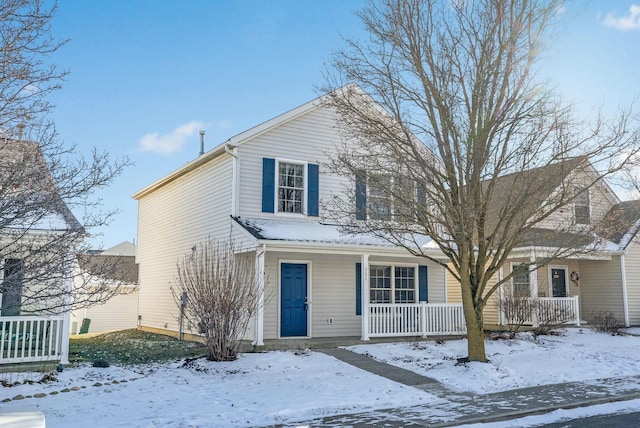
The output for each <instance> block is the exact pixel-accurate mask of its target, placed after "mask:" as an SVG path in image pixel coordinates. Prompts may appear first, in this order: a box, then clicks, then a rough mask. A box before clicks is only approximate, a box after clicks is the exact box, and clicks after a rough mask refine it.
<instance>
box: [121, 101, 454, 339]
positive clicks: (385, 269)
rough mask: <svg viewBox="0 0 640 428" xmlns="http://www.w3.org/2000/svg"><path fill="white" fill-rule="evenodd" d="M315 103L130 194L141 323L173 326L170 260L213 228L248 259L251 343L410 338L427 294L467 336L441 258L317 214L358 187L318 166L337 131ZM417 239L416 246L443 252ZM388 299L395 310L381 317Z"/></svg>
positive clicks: (329, 114) (333, 119) (444, 328)
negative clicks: (253, 270)
mask: <svg viewBox="0 0 640 428" xmlns="http://www.w3.org/2000/svg"><path fill="white" fill-rule="evenodd" d="M321 101H322V99H321V98H320V99H317V100H314V101H311V102H309V103H306V104H304V105H302V106H300V107H297V108H295V109H293V110H291V111H289V112H287V113H284V114H282V115H280V116H277V117H275V118H273V119H271V120H268V121H266V122H264V123H262V124H260V125H258V126H256V127H254V128H251V129H249V130H247V131H245V132H243V133H241V134H238V135H236V136H234V137H231V138H230V139H229V140H227V141H226V142H224V143H223V144H220V145H219V146H217V147H215V148H214V149H212V150H210V151H208V152H206V153H204V154H202V155H201V156H200V157H198V158H196V159H194V160H193V161H191V162H189V163H188V164H186V165H185V166H183V167H182V168H180V169H178V170H176V171H174V172H173V173H171V174H169V175H167V176H165V177H163V178H161V179H159V180H157V181H156V182H154V183H152V184H151V185H149V186H147V187H146V188H144V189H142V190H140V191H139V192H137V193H136V194H135V195H133V197H134V198H135V199H137V200H138V204H139V214H138V252H137V261H138V263H139V267H140V270H139V283H140V291H139V293H140V295H139V320H140V326H141V328H143V329H145V330H149V331H156V332H176V331H178V328H179V320H178V317H179V309H178V306H177V305H176V303H175V299H174V298H173V295H172V291H171V286H172V284H173V281H174V279H175V277H176V261H177V260H178V259H180V258H182V257H184V255H185V254H187V253H189V252H190V251H191V248H192V247H193V246H194V244H196V243H199V242H201V241H203V240H205V239H206V238H207V237H208V236H211V237H214V238H216V239H217V240H229V239H232V240H233V241H234V242H235V245H236V247H238V248H241V251H242V252H246V253H249V254H251V256H252V257H254V258H255V262H256V266H257V269H258V272H259V280H258V283H257V284H255V286H256V287H258V288H259V289H264V293H263V307H264V310H263V311H261V312H259V315H258V316H257V318H256V319H255V320H254V322H252V323H251V326H250V331H249V332H248V339H250V340H251V341H252V342H253V343H254V344H258V345H261V344H263V343H264V341H265V340H275V339H287V338H320V337H356V338H363V339H367V338H369V337H370V336H376V335H384V334H386V335H388V334H398V333H399V332H400V331H402V333H401V334H405V335H416V336H417V335H420V334H425V331H424V329H425V328H426V327H425V325H426V322H425V318H422V321H421V318H420V317H421V316H422V315H419V311H420V308H421V307H422V308H425V307H426V306H427V302H428V304H429V308H430V309H431V310H440V311H443V310H444V311H450V312H451V314H450V316H449V317H448V320H449V321H448V324H447V323H444V324H442V325H440V326H439V327H438V330H439V332H442V333H456V332H458V333H459V332H464V328H465V327H464V320H463V318H462V312H461V307H460V305H449V306H447V305H446V299H447V297H446V296H447V284H446V282H445V281H446V275H445V269H444V268H443V267H442V266H441V265H438V264H436V263H434V262H431V261H428V260H427V259H425V258H419V257H413V256H409V255H408V254H407V252H406V250H403V249H400V248H396V247H394V246H391V245H390V244H388V243H386V242H384V241H382V240H380V239H376V238H374V237H370V236H363V235H358V236H350V235H348V234H344V233H342V232H341V231H340V229H339V227H338V226H337V225H335V224H332V222H331V220H329V218H328V216H327V215H326V213H324V212H323V208H322V207H323V201H326V200H328V199H329V198H331V195H332V194H335V193H336V192H342V191H348V192H356V187H357V184H356V183H355V181H356V180H355V178H354V180H353V181H352V182H345V180H344V179H343V178H340V177H337V176H335V175H332V174H329V173H328V172H327V171H326V170H325V168H324V167H323V165H326V163H327V162H328V161H329V158H330V153H333V152H334V151H335V150H336V145H337V144H338V143H339V142H340V141H341V136H340V132H339V130H338V128H337V127H338V122H337V116H336V114H337V113H336V112H335V111H333V110H332V109H331V108H329V107H326V106H325V105H323V103H322V102H321ZM345 189H346V190H345ZM359 191H360V192H361V191H362V189H359ZM368 196H370V195H368V194H366V192H365V193H363V194H361V195H360V196H359V197H358V198H357V199H359V201H360V202H362V201H361V199H362V198H366V197H368ZM372 197H373V196H372ZM422 239H423V242H421V245H423V249H424V251H426V252H428V253H429V254H430V255H432V256H433V257H436V258H442V259H443V260H444V257H443V256H442V255H441V253H440V251H439V250H438V249H437V248H436V247H435V246H433V245H432V243H431V242H430V239H429V238H427V237H423V238H422ZM438 305H441V306H438ZM391 307H393V308H394V309H393V310H394V311H396V310H398V308H401V309H399V312H397V311H396V312H394V315H393V316H389V314H390V311H391V309H390V308H391ZM426 316H427V314H426V313H425V314H424V317H426ZM409 319H411V321H409ZM186 327H187V328H191V330H189V329H187V330H185V332H186V333H197V331H196V327H195V326H188V325H187V326H186Z"/></svg>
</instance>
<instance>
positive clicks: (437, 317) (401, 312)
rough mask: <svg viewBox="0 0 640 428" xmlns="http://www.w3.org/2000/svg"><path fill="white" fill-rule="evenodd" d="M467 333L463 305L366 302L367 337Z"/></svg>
mask: <svg viewBox="0 0 640 428" xmlns="http://www.w3.org/2000/svg"><path fill="white" fill-rule="evenodd" d="M466 333H467V328H466V324H465V321H464V313H463V311H462V304H450V303H425V302H421V303H399V304H381V303H372V304H370V305H369V337H385V336H387V337H392V336H435V335H458V334H466Z"/></svg>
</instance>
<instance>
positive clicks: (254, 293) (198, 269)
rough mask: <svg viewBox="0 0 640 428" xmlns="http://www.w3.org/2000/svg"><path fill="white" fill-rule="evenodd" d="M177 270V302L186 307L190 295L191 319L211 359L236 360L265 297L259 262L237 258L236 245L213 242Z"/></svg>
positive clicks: (199, 247)
mask: <svg viewBox="0 0 640 428" xmlns="http://www.w3.org/2000/svg"><path fill="white" fill-rule="evenodd" d="M177 270H178V275H177V278H176V286H177V287H176V289H172V290H173V294H174V298H175V300H176V303H177V304H178V305H181V304H182V296H183V293H186V296H187V301H186V308H185V317H186V318H187V319H188V320H189V321H190V322H191V323H192V324H194V325H197V326H198V328H199V330H200V333H202V334H203V335H204V338H205V343H206V346H207V349H208V355H207V358H208V359H209V360H213V361H233V360H235V359H236V358H237V354H238V348H239V345H240V343H241V342H240V341H241V340H242V338H243V336H244V334H245V332H246V331H247V327H248V325H249V320H250V319H251V318H252V317H253V316H254V315H255V314H256V312H257V310H258V307H259V302H260V297H261V295H260V294H261V292H260V291H259V290H258V289H257V287H256V286H255V284H256V271H255V266H254V261H253V258H251V257H247V256H244V255H238V254H236V253H235V250H234V244H233V242H219V241H216V240H214V239H212V238H208V239H207V240H205V241H203V242H201V243H199V244H197V245H195V246H194V247H193V249H192V252H191V253H190V254H187V255H186V256H185V257H184V258H183V259H181V260H179V261H178V263H177Z"/></svg>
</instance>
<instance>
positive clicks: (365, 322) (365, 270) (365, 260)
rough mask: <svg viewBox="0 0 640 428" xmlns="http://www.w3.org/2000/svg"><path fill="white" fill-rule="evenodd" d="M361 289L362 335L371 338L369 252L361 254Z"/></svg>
mask: <svg viewBox="0 0 640 428" xmlns="http://www.w3.org/2000/svg"><path fill="white" fill-rule="evenodd" d="M360 269H361V272H360V281H361V284H360V289H361V290H362V293H360V294H361V299H362V337H361V340H369V316H370V313H369V312H370V311H369V254H363V255H362V256H361V268H360Z"/></svg>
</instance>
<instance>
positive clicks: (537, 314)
mask: <svg viewBox="0 0 640 428" xmlns="http://www.w3.org/2000/svg"><path fill="white" fill-rule="evenodd" d="M522 299H525V300H526V305H523V306H521V307H516V308H515V309H514V311H515V312H516V313H517V317H521V316H523V318H522V319H521V320H520V322H522V321H524V324H525V325H531V326H533V327H538V326H539V325H541V324H543V325H544V324H550V325H560V324H575V325H580V303H579V301H578V296H572V297H536V298H525V297H523V298H522ZM526 312H529V314H527V313H526ZM502 322H503V324H510V323H517V322H518V321H517V320H513V319H511V318H510V317H509V315H508V314H507V313H505V312H503V313H502Z"/></svg>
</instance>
